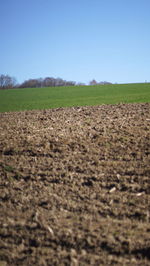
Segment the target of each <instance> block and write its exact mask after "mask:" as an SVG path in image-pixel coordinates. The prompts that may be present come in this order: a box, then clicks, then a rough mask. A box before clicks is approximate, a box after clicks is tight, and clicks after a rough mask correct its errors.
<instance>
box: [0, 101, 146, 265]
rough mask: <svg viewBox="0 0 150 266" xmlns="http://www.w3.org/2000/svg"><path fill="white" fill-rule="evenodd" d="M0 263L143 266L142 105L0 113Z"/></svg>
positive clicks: (144, 137) (143, 178) (144, 239)
mask: <svg viewBox="0 0 150 266" xmlns="http://www.w3.org/2000/svg"><path fill="white" fill-rule="evenodd" d="M0 189H1V191H0V199H1V201H0V265H3V266H5V265H18V266H20V265H71V266H77V265H110V264H111V265H150V104H149V103H147V104H120V105H102V106H95V107H76V108H59V109H51V110H44V111H26V112H12V113H1V114H0Z"/></svg>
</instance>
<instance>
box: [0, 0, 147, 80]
mask: <svg viewBox="0 0 150 266" xmlns="http://www.w3.org/2000/svg"><path fill="white" fill-rule="evenodd" d="M0 74H9V75H10V76H15V77H16V78H17V80H18V82H23V81H24V80H26V79H29V78H40V77H43V78H44V77H47V76H49V77H55V78H57V77H60V78H63V79H66V80H73V81H76V82H85V83H88V82H89V81H90V80H92V79H96V80H97V81H104V80H106V81H110V82H113V83H115V82H118V83H130V82H145V80H147V81H150V0H0Z"/></svg>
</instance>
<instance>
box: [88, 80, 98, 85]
mask: <svg viewBox="0 0 150 266" xmlns="http://www.w3.org/2000/svg"><path fill="white" fill-rule="evenodd" d="M97 84H98V83H97V81H96V80H95V79H93V80H91V81H90V82H89V85H97Z"/></svg>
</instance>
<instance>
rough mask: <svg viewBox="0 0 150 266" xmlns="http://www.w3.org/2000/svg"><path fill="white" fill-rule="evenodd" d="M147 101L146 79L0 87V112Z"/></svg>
mask: <svg viewBox="0 0 150 266" xmlns="http://www.w3.org/2000/svg"><path fill="white" fill-rule="evenodd" d="M134 102H136V103H137V102H143V103H144V102H150V83H142V84H113V85H96V86H75V87H52V88H48V87H47V88H26V89H14V90H5V91H4V90H1V91H0V112H9V111H23V110H33V109H49V108H57V107H71V106H86V105H87V106H88V105H89V106H90V105H100V104H116V103H134Z"/></svg>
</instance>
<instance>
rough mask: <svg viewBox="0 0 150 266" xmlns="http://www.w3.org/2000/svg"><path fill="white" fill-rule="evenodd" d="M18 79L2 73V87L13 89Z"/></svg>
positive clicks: (0, 84)
mask: <svg viewBox="0 0 150 266" xmlns="http://www.w3.org/2000/svg"><path fill="white" fill-rule="evenodd" d="M15 85H16V79H15V78H14V77H10V76H8V75H3V74H2V75H0V89H11V88H13V87H15Z"/></svg>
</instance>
